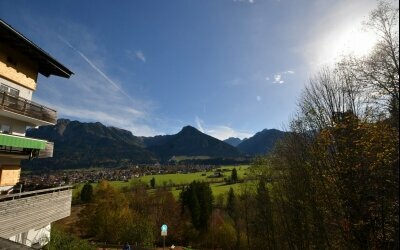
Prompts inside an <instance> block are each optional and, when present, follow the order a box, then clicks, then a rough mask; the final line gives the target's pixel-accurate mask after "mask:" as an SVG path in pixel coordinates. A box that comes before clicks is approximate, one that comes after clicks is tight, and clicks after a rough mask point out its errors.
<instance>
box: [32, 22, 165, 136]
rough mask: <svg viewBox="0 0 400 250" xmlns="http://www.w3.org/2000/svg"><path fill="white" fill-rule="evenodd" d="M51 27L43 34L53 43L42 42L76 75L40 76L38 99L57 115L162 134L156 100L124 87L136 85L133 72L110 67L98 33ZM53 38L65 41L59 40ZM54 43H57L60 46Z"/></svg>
mask: <svg viewBox="0 0 400 250" xmlns="http://www.w3.org/2000/svg"><path fill="white" fill-rule="evenodd" d="M38 26H40V25H38ZM41 26H44V24H42V25H41ZM51 27H52V26H51ZM51 27H49V28H48V29H46V32H44V35H45V36H48V38H47V37H46V39H45V40H49V41H53V42H52V43H50V44H49V46H44V47H46V48H47V47H50V48H53V50H52V54H56V55H57V59H59V60H60V61H62V62H63V64H64V65H67V66H68V68H70V69H71V70H72V71H73V72H74V75H73V76H71V78H70V79H63V78H57V77H56V78H53V77H51V79H50V78H42V79H40V83H39V85H38V90H37V92H36V93H35V95H34V96H33V98H34V100H35V101H37V102H39V103H41V104H43V105H46V106H48V107H51V108H54V109H56V110H57V112H58V117H59V118H69V119H76V120H79V121H83V122H96V121H99V122H101V123H103V124H105V125H107V126H115V127H119V128H122V129H126V130H129V131H131V132H132V133H133V134H134V135H139V136H152V135H156V134H161V132H160V131H158V129H157V128H161V126H162V125H159V124H162V121H159V120H158V119H159V118H158V117H154V116H153V115H152V114H151V112H152V110H153V108H154V104H153V103H152V101H151V100H148V99H143V98H138V97H135V96H132V95H131V94H129V93H128V92H127V91H126V90H125V89H124V85H123V83H124V82H130V84H136V83H135V81H134V79H133V77H132V76H131V75H121V74H118V75H115V74H112V73H109V72H108V71H109V69H110V68H112V67H114V65H111V63H110V62H111V60H110V57H109V55H108V54H107V53H108V51H107V49H105V48H103V47H101V45H99V44H98V43H96V37H95V36H93V35H92V34H91V32H90V30H88V29H87V28H85V27H82V26H81V25H77V24H71V25H69V23H68V24H66V25H65V26H63V27H65V32H64V33H63V36H62V37H61V36H59V35H58V34H57V33H58V32H57V31H56V30H57V29H55V28H53V29H52V28H51ZM54 37H55V38H56V39H58V41H60V40H61V41H62V42H61V43H57V42H58V41H55V40H54ZM52 39H53V40H52ZM52 44H58V47H57V46H54V45H52ZM60 44H61V45H63V44H65V46H60ZM133 56H135V55H134V54H133ZM114 69H115V67H114ZM110 72H112V71H111V70H110Z"/></svg>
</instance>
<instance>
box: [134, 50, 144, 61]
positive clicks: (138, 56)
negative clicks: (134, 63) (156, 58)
mask: <svg viewBox="0 0 400 250" xmlns="http://www.w3.org/2000/svg"><path fill="white" fill-rule="evenodd" d="M135 56H136V58H137V59H139V60H140V61H142V62H144V63H145V62H146V57H145V56H144V53H143V51H141V50H138V51H136V52H135Z"/></svg>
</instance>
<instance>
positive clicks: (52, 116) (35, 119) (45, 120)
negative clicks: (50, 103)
mask: <svg viewBox="0 0 400 250" xmlns="http://www.w3.org/2000/svg"><path fill="white" fill-rule="evenodd" d="M1 114H4V115H7V116H9V117H12V118H15V119H18V120H22V121H25V122H28V123H31V124H33V125H51V124H56V122H57V111H55V110H53V109H51V108H48V107H45V106H42V105H40V104H37V103H35V102H32V101H30V100H27V99H24V98H22V97H16V96H12V95H10V94H8V93H6V92H3V91H2V92H0V115H1Z"/></svg>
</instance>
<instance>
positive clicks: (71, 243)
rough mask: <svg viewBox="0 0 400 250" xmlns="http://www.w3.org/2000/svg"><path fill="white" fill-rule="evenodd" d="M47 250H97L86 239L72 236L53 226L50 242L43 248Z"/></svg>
mask: <svg viewBox="0 0 400 250" xmlns="http://www.w3.org/2000/svg"><path fill="white" fill-rule="evenodd" d="M43 249H45V250H95V249H96V247H95V246H92V245H90V243H89V242H87V241H86V240H81V239H79V238H77V237H74V236H71V235H69V234H67V233H65V232H63V231H61V230H59V229H58V228H56V227H54V226H52V227H51V237H50V242H49V243H48V244H47V245H46V246H45V247H44V248H43Z"/></svg>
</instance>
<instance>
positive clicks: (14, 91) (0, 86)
mask: <svg viewBox="0 0 400 250" xmlns="http://www.w3.org/2000/svg"><path fill="white" fill-rule="evenodd" d="M0 92H6V93H7V94H9V95H11V96H15V97H18V96H19V90H18V89H15V88H13V87H10V86H8V85H5V84H3V83H0Z"/></svg>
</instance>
